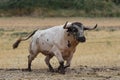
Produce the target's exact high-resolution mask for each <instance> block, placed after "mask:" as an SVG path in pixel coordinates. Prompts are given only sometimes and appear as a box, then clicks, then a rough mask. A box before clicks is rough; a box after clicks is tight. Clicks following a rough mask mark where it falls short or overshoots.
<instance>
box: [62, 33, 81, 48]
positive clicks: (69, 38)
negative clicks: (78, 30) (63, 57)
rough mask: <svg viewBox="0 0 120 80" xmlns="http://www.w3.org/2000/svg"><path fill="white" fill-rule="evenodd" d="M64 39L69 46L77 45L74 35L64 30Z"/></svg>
mask: <svg viewBox="0 0 120 80" xmlns="http://www.w3.org/2000/svg"><path fill="white" fill-rule="evenodd" d="M64 37H65V40H67V42H68V44H70V46H77V45H78V43H79V42H78V41H77V40H76V39H75V38H74V36H73V35H72V34H70V33H69V32H67V31H65V36H64Z"/></svg>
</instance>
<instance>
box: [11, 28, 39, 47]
mask: <svg viewBox="0 0 120 80" xmlns="http://www.w3.org/2000/svg"><path fill="white" fill-rule="evenodd" d="M36 31H37V30H35V31H33V32H32V33H31V34H30V35H29V36H28V37H26V38H22V37H20V38H19V39H18V40H17V41H16V42H15V43H14V44H13V49H15V48H17V47H18V46H19V44H20V42H21V41H25V40H28V39H29V38H30V37H31V36H33V35H34V34H35V32H36Z"/></svg>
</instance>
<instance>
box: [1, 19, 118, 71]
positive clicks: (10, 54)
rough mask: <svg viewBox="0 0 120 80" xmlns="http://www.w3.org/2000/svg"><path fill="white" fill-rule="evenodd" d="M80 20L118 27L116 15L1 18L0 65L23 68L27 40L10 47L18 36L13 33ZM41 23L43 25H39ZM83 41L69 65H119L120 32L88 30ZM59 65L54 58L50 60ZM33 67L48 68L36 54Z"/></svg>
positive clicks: (91, 24)
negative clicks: (110, 16)
mask: <svg viewBox="0 0 120 80" xmlns="http://www.w3.org/2000/svg"><path fill="white" fill-rule="evenodd" d="M65 21H80V22H83V23H84V24H85V25H90V26H93V25H94V24H96V23H98V25H99V27H101V26H113V27H114V26H118V27H119V26H120V23H119V21H120V19H119V18H106V19H105V18H95V19H92V18H42V19H41V18H27V17H23V18H20V17H13V18H0V34H1V32H2V33H3V34H2V35H0V68H2V69H6V68H17V69H19V68H20V69H21V68H26V67H27V56H28V54H29V53H28V46H29V41H26V42H22V43H21V44H20V46H19V47H18V49H15V50H13V49H12V44H13V43H14V42H15V40H16V39H17V38H18V37H19V34H18V35H13V33H20V32H21V33H22V32H27V33H28V32H31V31H32V30H33V29H35V28H44V27H48V26H53V25H59V24H63V23H65ZM38 26H42V27H38ZM85 35H86V37H87V42H86V43H80V44H79V45H78V47H77V51H76V52H75V54H74V57H73V60H72V65H71V67H72V68H75V67H78V66H80V65H84V66H85V65H87V66H120V45H119V44H120V31H119V30H116V31H106V30H100V31H87V32H85ZM51 62H52V65H53V66H54V67H56V66H58V62H57V60H56V58H53V60H52V61H51ZM32 68H33V69H47V66H46V64H45V62H44V56H43V55H41V54H40V55H38V56H37V58H36V59H35V60H34V61H33V63H32Z"/></svg>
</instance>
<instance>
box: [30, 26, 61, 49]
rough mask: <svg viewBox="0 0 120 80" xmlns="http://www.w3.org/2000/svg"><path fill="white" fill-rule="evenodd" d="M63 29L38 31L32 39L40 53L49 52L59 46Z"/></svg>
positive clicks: (55, 28) (58, 27)
mask: <svg viewBox="0 0 120 80" xmlns="http://www.w3.org/2000/svg"><path fill="white" fill-rule="evenodd" d="M62 33H63V29H62V27H61V26H56V27H52V28H49V29H46V30H38V31H37V32H36V33H35V35H34V36H33V38H32V41H33V42H35V43H36V45H37V46H38V47H39V49H40V51H49V50H50V49H51V48H52V47H53V46H54V45H56V44H59V43H60V40H61V38H62V36H61V35H62Z"/></svg>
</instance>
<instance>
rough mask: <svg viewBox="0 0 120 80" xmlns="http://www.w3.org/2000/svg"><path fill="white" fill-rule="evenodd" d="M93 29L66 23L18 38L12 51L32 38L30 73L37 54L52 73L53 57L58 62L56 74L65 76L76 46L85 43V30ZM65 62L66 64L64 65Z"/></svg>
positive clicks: (29, 58) (29, 59)
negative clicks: (22, 42)
mask: <svg viewBox="0 0 120 80" xmlns="http://www.w3.org/2000/svg"><path fill="white" fill-rule="evenodd" d="M96 27H97V24H96V25H95V26H94V27H93V28H89V27H86V26H84V25H83V24H82V23H80V22H73V23H68V22H66V23H65V24H64V25H60V26H54V27H52V28H48V29H45V30H35V31H33V33H31V34H30V35H29V36H28V37H26V38H19V39H18V40H17V41H16V42H15V43H14V44H13V49H15V48H17V47H18V45H19V43H20V42H21V41H25V40H28V39H29V38H30V37H32V39H31V42H30V47H29V53H30V54H29V56H28V68H27V69H26V70H28V71H31V63H32V61H33V60H34V58H35V57H36V56H37V55H38V53H42V54H43V55H45V56H46V58H45V63H46V64H47V66H48V68H49V70H50V71H51V72H54V71H55V70H54V68H53V67H52V65H51V64H50V59H51V58H52V57H53V56H55V57H56V58H57V60H58V61H59V64H60V65H59V67H58V72H59V73H61V74H65V69H66V68H67V67H70V64H71V60H72V57H73V54H74V53H75V51H76V47H77V45H78V44H79V43H80V42H81V43H83V42H86V38H85V36H84V31H85V30H94V29H95V28H96ZM64 61H66V64H64Z"/></svg>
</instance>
